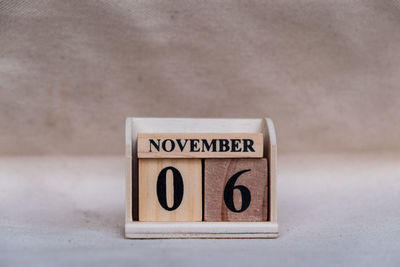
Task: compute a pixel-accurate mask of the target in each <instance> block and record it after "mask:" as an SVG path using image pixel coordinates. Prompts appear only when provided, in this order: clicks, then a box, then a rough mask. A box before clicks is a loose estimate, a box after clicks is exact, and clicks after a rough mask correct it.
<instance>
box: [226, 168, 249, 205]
mask: <svg viewBox="0 0 400 267" xmlns="http://www.w3.org/2000/svg"><path fill="white" fill-rule="evenodd" d="M250 170H251V169H247V170H242V171H239V172H237V173H235V174H234V175H232V177H231V178H229V180H228V182H226V185H225V190H224V202H225V205H226V207H227V208H228V209H229V210H230V211H233V212H242V211H245V210H246V209H247V208H248V207H249V206H250V202H251V194H250V190H249V189H248V188H247V187H245V186H244V185H235V183H236V180H237V179H238V178H239V176H240V175H242V174H243V173H245V172H249V171H250ZM235 189H238V190H239V191H240V193H241V195H242V207H241V208H240V209H239V210H238V209H236V208H235V204H234V202H233V190H235Z"/></svg>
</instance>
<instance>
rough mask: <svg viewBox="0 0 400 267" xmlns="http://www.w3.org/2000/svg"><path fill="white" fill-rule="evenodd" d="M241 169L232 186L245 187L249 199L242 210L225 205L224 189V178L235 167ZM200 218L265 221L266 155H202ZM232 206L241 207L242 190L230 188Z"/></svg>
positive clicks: (227, 177)
mask: <svg viewBox="0 0 400 267" xmlns="http://www.w3.org/2000/svg"><path fill="white" fill-rule="evenodd" d="M243 170H250V171H247V172H244V173H242V174H241V175H240V176H239V177H238V179H237V180H236V182H235V186H239V185H243V186H245V187H247V188H248V190H249V191H250V195H251V200H250V204H249V206H248V208H247V209H246V210H244V211H242V212H233V211H231V210H230V209H228V207H227V204H226V200H224V190H225V187H226V185H227V182H228V180H229V179H230V178H231V177H232V176H233V175H234V174H236V173H238V172H239V171H243ZM204 186H205V188H204V220H205V221H209V222H218V221H232V222H233V221H242V222H246V221H248V222H255V221H267V215H268V162H267V159H205V160H204ZM233 192H234V193H233V202H234V207H235V209H236V210H240V209H241V207H242V204H243V203H242V194H241V192H240V190H239V189H235V190H233Z"/></svg>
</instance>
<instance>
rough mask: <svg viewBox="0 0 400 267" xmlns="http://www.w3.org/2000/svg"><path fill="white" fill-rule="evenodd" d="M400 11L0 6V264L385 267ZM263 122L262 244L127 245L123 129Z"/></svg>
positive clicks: (392, 199)
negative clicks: (146, 121) (205, 120)
mask: <svg viewBox="0 0 400 267" xmlns="http://www.w3.org/2000/svg"><path fill="white" fill-rule="evenodd" d="M399 115H400V1H390V0H382V1H378V0H376V1H371V0H365V1H361V0H354V1H353V0H348V1H340V0H327V1H322V0H321V1H311V0H298V1H287V0H280V1H260V0H259V1H192V0H188V1H183V0H179V1H156V0H147V1H134V0H118V1H105V0H102V1H95V0H81V1H78V0H35V1H29V0H6V1H4V0H0V266H27V265H29V266H41V267H42V266H47V265H48V266H79V265H84V266H88V265H96V266H132V265H138V266H160V265H162V266H164V265H165V266H204V265H218V266H223V265H225V266H230V267H232V266H266V265H268V264H270V265H274V266H276V265H282V266H296V267H298V266H396V267H397V266H400V256H399V255H400V253H399V252H400V242H399V240H400V231H399V222H400V209H399V205H400V204H399V203H400V139H399V136H400V116H399ZM128 116H135V117H139V116H142V117H147V116H148V117H239V118H245V117H255V118H257V117H265V116H268V117H270V118H272V119H273V120H274V122H275V125H276V130H277V137H278V152H279V153H278V154H279V156H278V189H277V190H278V193H277V198H278V222H279V227H280V228H279V231H280V237H279V238H278V239H276V240H212V239H211V240H162V241H160V240H155V241H151V240H145V241H143V240H126V239H124V238H123V228H124V201H125V199H124V171H125V170H124V168H125V167H124V156H123V155H124V133H125V130H124V128H125V117H128Z"/></svg>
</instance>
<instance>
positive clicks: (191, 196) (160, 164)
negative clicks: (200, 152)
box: [139, 159, 202, 222]
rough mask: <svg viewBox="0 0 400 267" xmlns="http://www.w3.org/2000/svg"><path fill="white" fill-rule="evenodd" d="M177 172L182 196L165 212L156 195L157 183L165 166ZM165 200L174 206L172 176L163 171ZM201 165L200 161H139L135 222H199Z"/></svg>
mask: <svg viewBox="0 0 400 267" xmlns="http://www.w3.org/2000/svg"><path fill="white" fill-rule="evenodd" d="M171 166H172V167H174V168H175V169H177V170H178V171H179V172H180V174H181V176H182V180H183V188H184V190H183V197H182V202H181V203H180V205H179V206H178V207H177V208H176V209H174V210H171V211H169V210H166V209H165V208H163V207H162V205H161V204H160V201H159V199H158V196H157V180H158V176H159V174H160V172H161V171H162V170H163V169H164V168H166V167H171ZM166 177H167V178H166V199H167V204H168V207H172V206H173V205H174V186H173V174H172V171H171V170H169V171H167V172H166ZM201 220H202V165H201V160H200V159H139V221H147V222H168V221H181V222H184V221H201Z"/></svg>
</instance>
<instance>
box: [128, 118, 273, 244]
mask: <svg viewBox="0 0 400 267" xmlns="http://www.w3.org/2000/svg"><path fill="white" fill-rule="evenodd" d="M276 157H277V151H276V137H275V130H274V125H273V122H272V120H270V119H268V118H266V119H189V118H187V119H186V118H185V119H183V118H127V121H126V159H127V161H126V223H125V236H126V237H127V238H136V239H147V238H276V237H278V224H277V216H276Z"/></svg>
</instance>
